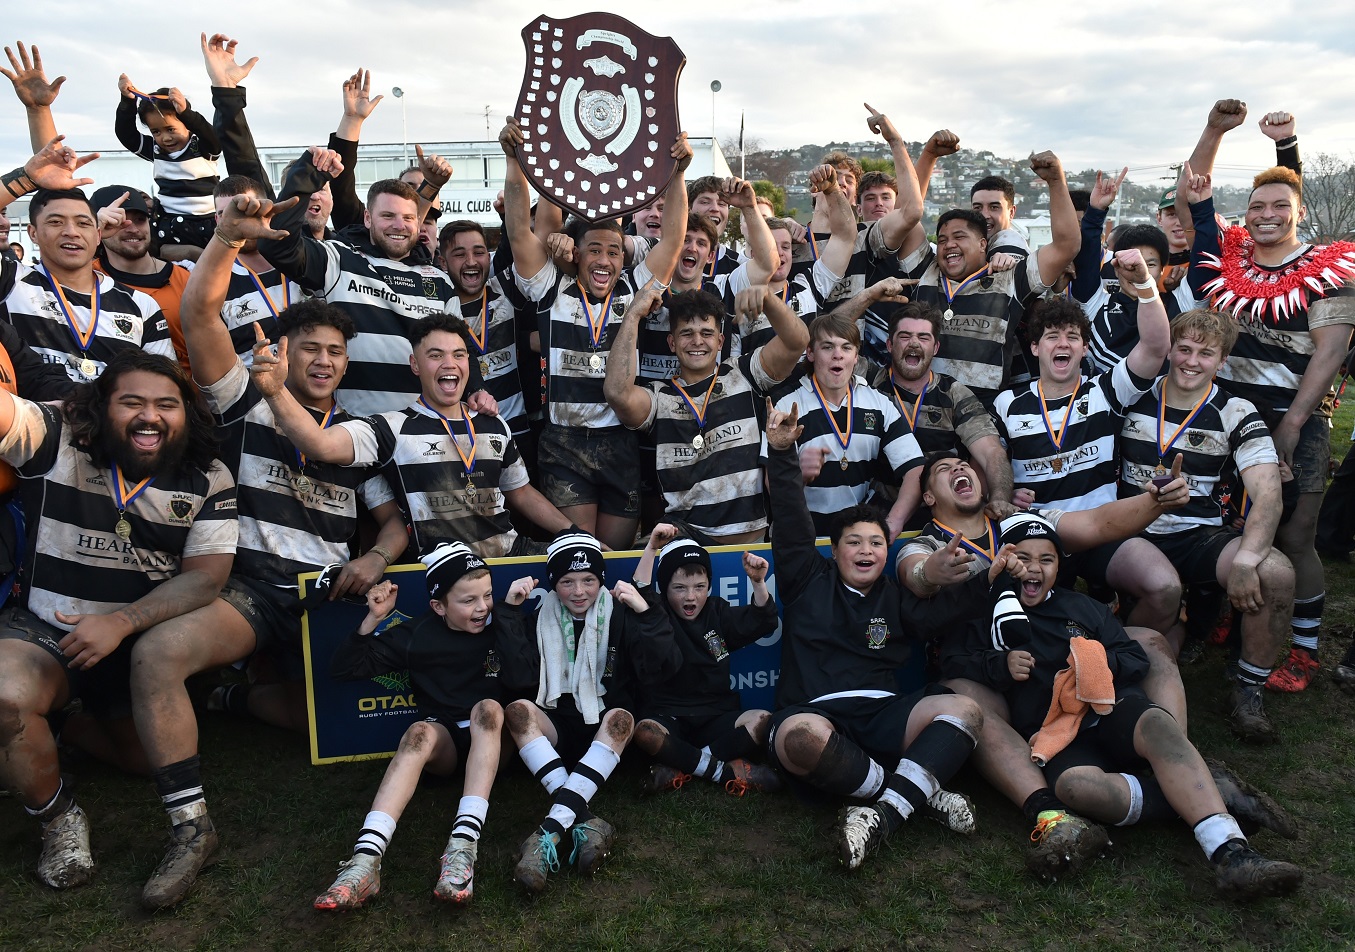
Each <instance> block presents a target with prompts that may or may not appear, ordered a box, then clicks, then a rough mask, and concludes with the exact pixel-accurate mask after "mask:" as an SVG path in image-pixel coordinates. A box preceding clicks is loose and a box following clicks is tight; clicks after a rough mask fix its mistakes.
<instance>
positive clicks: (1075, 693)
mask: <svg viewBox="0 0 1355 952" xmlns="http://www.w3.org/2000/svg"><path fill="white" fill-rule="evenodd" d="M1088 708H1091V709H1092V710H1094V711H1095V712H1096V713H1097V714H1109V713H1110V712H1111V711H1112V710H1113V709H1114V708H1115V680H1114V678H1112V677H1111V674H1110V665H1109V664H1107V663H1106V646H1105V645H1103V644H1101V642H1099V641H1093V640H1092V639H1090V638H1083V637H1082V636H1080V635H1075V636H1074V637H1073V638H1072V639H1071V640H1070V641H1069V642H1068V667H1066V668H1064V669H1063V670H1062V671H1060V672H1059V673H1058V674H1056V675H1055V676H1054V696H1053V698H1051V699H1050V702H1049V713H1048V714H1046V715H1045V718H1044V723H1043V724H1042V725H1040V729H1039V731H1037V732H1036V734H1035V736H1034V737H1032V738H1031V739H1030V759H1031V760H1033V761H1035V763H1036V764H1038V765H1039V766H1041V767H1043V766H1044V765H1045V764H1047V763H1049V759H1050V758H1051V757H1053V756H1054V755H1055V754H1057V753H1058V752H1059V751H1061V750H1063V748H1065V747H1067V746H1068V745H1069V744H1070V743H1072V740H1073V738H1074V737H1076V736H1077V732H1078V730H1079V729H1080V728H1081V727H1082V718H1084V717H1085V716H1086V714H1087V709H1088Z"/></svg>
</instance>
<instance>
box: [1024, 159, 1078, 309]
mask: <svg viewBox="0 0 1355 952" xmlns="http://www.w3.org/2000/svg"><path fill="white" fill-rule="evenodd" d="M1030 167H1031V169H1032V170H1033V171H1034V172H1035V174H1036V175H1038V176H1039V177H1040V178H1041V179H1042V180H1043V181H1044V182H1045V184H1047V185H1048V186H1049V230H1050V233H1051V240H1050V242H1049V244H1047V245H1045V246H1044V247H1043V248H1041V249H1040V250H1039V251H1037V252H1035V259H1036V262H1037V263H1038V264H1039V267H1040V283H1041V284H1043V285H1044V286H1045V287H1050V286H1052V285H1053V284H1054V282H1056V281H1058V279H1059V276H1060V275H1061V274H1063V272H1064V269H1066V268H1067V267H1068V265H1070V264H1071V263H1072V261H1073V259H1074V258H1075V257H1077V252H1078V249H1079V248H1081V247H1082V231H1081V228H1080V227H1079V226H1078V221H1077V209H1075V208H1073V197H1072V196H1071V195H1069V194H1068V181H1067V179H1065V178H1064V175H1063V164H1062V163H1061V162H1059V157H1058V156H1056V155H1055V154H1054V153H1053V152H1041V153H1040V154H1039V155H1032V156H1031V157H1030Z"/></svg>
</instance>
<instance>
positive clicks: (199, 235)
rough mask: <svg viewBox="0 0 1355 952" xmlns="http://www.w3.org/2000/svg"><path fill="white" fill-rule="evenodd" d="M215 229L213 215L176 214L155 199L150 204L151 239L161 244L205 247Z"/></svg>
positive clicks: (156, 243) (214, 217)
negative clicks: (168, 210) (166, 209)
mask: <svg viewBox="0 0 1355 952" xmlns="http://www.w3.org/2000/svg"><path fill="white" fill-rule="evenodd" d="M215 229H216V216H215V215H176V214H173V213H172V212H167V211H165V210H164V208H162V207H161V206H160V203H159V202H158V201H157V202H155V203H153V204H152V206H151V239H152V240H153V241H154V242H155V246H156V248H157V249H158V248H159V247H160V246H161V245H192V246H194V247H195V248H206V247H207V241H208V240H209V239H210V238H211V237H212V232H213V231H214V230H215Z"/></svg>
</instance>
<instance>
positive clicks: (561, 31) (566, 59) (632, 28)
mask: <svg viewBox="0 0 1355 952" xmlns="http://www.w3.org/2000/svg"><path fill="white" fill-rule="evenodd" d="M522 40H523V43H524V44H525V45H526V47H527V69H526V71H525V72H524V74H523V77H522V89H521V90H520V91H519V92H518V104H517V107H516V109H514V112H513V114H514V117H515V118H516V119H517V121H518V124H519V125H520V126H521V127H522V137H523V140H524V141H523V143H522V145H521V146H520V147H519V149H518V154H517V160H518V162H519V164H521V166H522V170H523V172H525V173H526V175H527V178H528V179H530V180H531V182H532V185H533V186H534V187H535V188H536V190H537V192H539V193H540V194H541V195H542V196H543V197H544V198H546V199H547V200H548V201H550V202H553V203H554V204H556V205H559V206H560V207H562V208H564V209H566V210H567V211H571V212H573V213H574V214H576V215H578V216H580V217H581V218H583V219H585V220H587V221H590V222H595V221H602V220H603V219H606V218H616V217H619V216H620V215H624V214H629V213H631V212H635V211H638V210H639V209H641V208H644V207H645V206H646V205H649V204H651V203H653V202H654V201H655V200H657V199H658V198H659V196H660V195H662V194H663V190H664V188H666V187H667V185H668V181H669V180H670V179H671V178H672V177H673V173H674V172H675V171H676V163H675V162H674V160H673V158H672V157H671V156H670V155H669V149H670V148H671V146H672V144H673V141H674V140H675V139H676V138H677V135H678V132H679V130H680V128H681V126H680V125H679V123H678V112H677V86H678V76H679V75H680V74H681V73H682V67H683V66H685V65H686V63H687V58H686V56H684V55H683V53H682V50H680V49H678V45H677V44H676V43H675V42H673V39H672V38H671V37H666V36H665V37H658V36H653V35H652V34H650V33H646V32H645V31H644V30H641V29H640V28H639V27H637V26H636V25H635V24H633V23H631V22H630V21H629V20H626V19H623V18H622V17H619V16H615V15H613V14H610V13H586V14H583V15H581V16H576V17H568V18H566V19H560V20H557V19H552V18H551V17H547V16H540V17H537V18H536V19H534V20H533V21H532V22H531V23H529V24H528V25H527V26H525V27H523V30H522Z"/></svg>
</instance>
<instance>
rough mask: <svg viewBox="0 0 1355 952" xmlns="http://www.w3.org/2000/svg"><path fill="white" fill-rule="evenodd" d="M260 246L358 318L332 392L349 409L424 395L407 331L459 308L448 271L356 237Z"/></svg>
mask: <svg viewBox="0 0 1355 952" xmlns="http://www.w3.org/2000/svg"><path fill="white" fill-rule="evenodd" d="M289 181H290V180H289ZM274 225H275V226H276V225H277V222H274ZM348 234H349V233H348V232H345V235H348ZM259 247H260V250H261V251H262V252H263V253H264V254H265V255H266V256H269V255H272V256H275V257H269V260H270V261H272V262H273V263H274V264H275V265H276V266H278V267H279V268H280V269H281V270H283V271H287V269H289V268H290V269H292V270H291V271H290V272H288V273H289V276H290V277H292V278H293V279H294V280H295V281H296V282H297V284H299V285H300V286H301V287H302V289H303V290H306V291H309V292H311V293H312V294H316V295H318V296H319V297H322V298H323V299H324V300H326V301H327V302H329V303H330V304H333V305H335V306H337V307H340V308H342V309H343V312H344V313H345V314H347V315H348V316H349V317H350V318H352V319H353V324H354V326H355V327H356V328H357V336H356V337H354V338H353V339H352V340H351V341H349V342H348V370H347V372H346V373H345V374H344V377H343V386H342V387H340V388H339V390H338V391H337V392H336V393H335V395H334V396H335V398H336V399H337V400H338V401H339V403H340V404H341V405H342V406H343V407H344V409H346V410H347V411H348V412H349V413H351V414H353V415H354V416H370V415H371V414H374V413H385V412H389V411H397V410H400V409H403V408H404V407H406V406H408V405H409V402H410V401H411V400H412V399H414V398H415V397H417V396H418V394H419V379H418V378H417V377H415V376H414V375H413V374H412V373H410V372H409V356H410V353H411V348H410V346H409V338H408V336H407V335H408V333H409V329H410V326H411V325H412V324H413V323H414V322H415V321H418V320H421V319H422V318H425V317H428V316H429V315H431V314H443V313H451V314H455V313H457V309H456V304H455V299H456V292H455V291H454V290H453V289H452V283H451V280H450V279H449V278H448V277H447V275H445V274H444V273H442V272H441V271H439V270H438V269H437V268H435V267H433V266H432V265H421V264H406V263H405V262H406V261H408V260H409V259H405V260H404V261H395V260H392V259H390V258H383V257H380V256H379V255H378V254H377V253H376V246H375V245H372V244H371V243H370V242H367V241H364V240H359V239H358V238H357V237H356V236H354V237H353V238H352V240H351V242H350V240H349V239H348V238H344V239H343V240H340V239H339V238H332V239H326V240H324V241H321V240H318V239H316V238H312V237H311V236H310V235H298V237H297V239H296V241H295V242H293V241H291V240H288V239H284V240H283V241H279V242H273V241H261V242H260V244H259ZM471 376H472V379H474V373H472V375H471ZM467 390H468V392H469V390H470V387H469V386H468V387H467Z"/></svg>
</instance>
